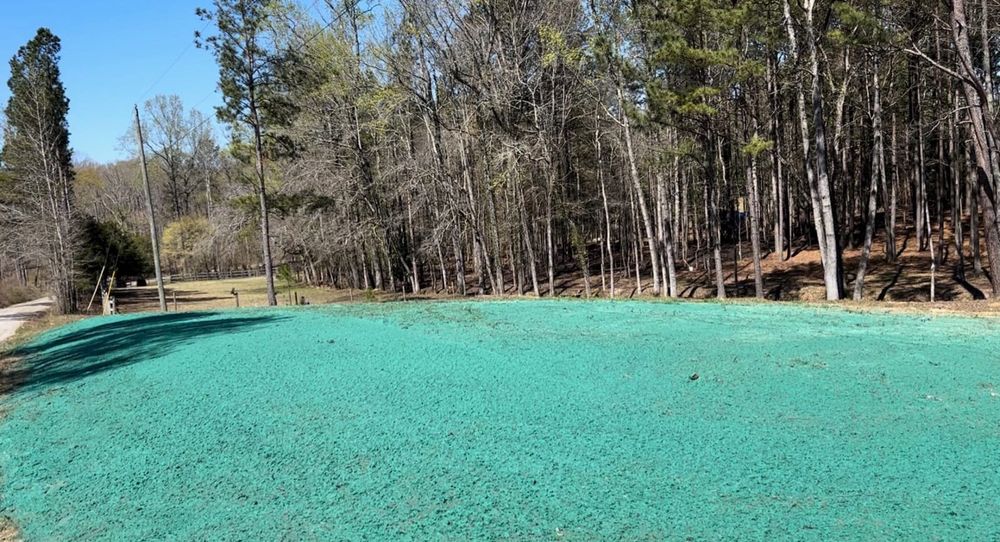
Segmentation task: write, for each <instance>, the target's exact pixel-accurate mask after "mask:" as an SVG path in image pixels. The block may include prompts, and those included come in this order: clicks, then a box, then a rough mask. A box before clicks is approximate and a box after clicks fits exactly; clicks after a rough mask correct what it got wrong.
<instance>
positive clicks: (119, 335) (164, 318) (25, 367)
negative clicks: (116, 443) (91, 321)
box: [0, 312, 283, 393]
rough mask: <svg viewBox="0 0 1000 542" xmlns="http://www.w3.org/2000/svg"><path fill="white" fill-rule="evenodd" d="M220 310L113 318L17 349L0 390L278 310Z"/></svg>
mask: <svg viewBox="0 0 1000 542" xmlns="http://www.w3.org/2000/svg"><path fill="white" fill-rule="evenodd" d="M218 316H219V315H218V313H213V312H198V313H170V314H153V315H149V316H140V317H137V318H128V319H122V320H114V321H109V322H107V323H103V324H97V325H93V326H89V327H85V328H82V329H78V330H75V331H70V332H67V333H65V334H63V335H58V336H54V337H51V338H49V339H45V338H43V339H41V340H39V341H36V342H34V343H31V344H28V345H25V346H23V347H20V348H17V349H16V350H14V351H13V352H11V356H12V357H14V358H19V359H20V361H19V362H18V363H7V364H5V365H7V368H3V367H2V366H0V393H4V392H10V391H15V390H28V391H30V390H38V389H43V388H45V387H48V386H53V385H60V384H66V383H70V382H74V381H77V380H80V379H83V378H86V377H89V376H92V375H96V374H99V373H103V372H105V371H111V370H114V369H118V368H121V367H124V366H127V365H130V364H133V363H137V362H140V361H143V360H147V359H149V358H150V357H152V356H162V355H163V354H165V353H167V352H169V351H171V350H173V349H174V348H177V347H178V346H181V345H183V344H187V343H190V342H193V341H197V340H200V339H203V338H206V337H209V336H212V335H218V334H223V333H235V332H243V331H247V330H248V329H252V328H253V327H255V326H260V325H266V324H269V323H272V322H276V321H278V320H281V319H283V317H281V316H277V315H268V314H261V315H254V316H241V317H232V318H220V317H218Z"/></svg>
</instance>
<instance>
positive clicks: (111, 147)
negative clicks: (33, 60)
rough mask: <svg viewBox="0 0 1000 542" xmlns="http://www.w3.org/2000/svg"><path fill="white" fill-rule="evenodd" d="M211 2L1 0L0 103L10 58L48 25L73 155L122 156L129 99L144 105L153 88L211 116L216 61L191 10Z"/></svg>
mask: <svg viewBox="0 0 1000 542" xmlns="http://www.w3.org/2000/svg"><path fill="white" fill-rule="evenodd" d="M210 4H211V1H210V0H165V1H158V0H0V80H2V83H0V86H2V88H0V103H2V106H6V104H7V98H8V97H9V92H8V90H7V79H8V78H9V77H10V68H9V66H8V61H9V60H10V57H11V56H13V55H14V54H15V53H16V52H17V49H18V47H20V46H21V45H23V44H24V43H25V42H27V41H28V40H29V39H31V38H32V37H33V36H34V35H35V31H36V30H37V29H38V28H39V27H41V26H45V27H48V28H50V29H51V30H52V31H53V32H54V33H55V34H56V35H58V36H59V37H60V38H61V39H62V62H61V64H60V67H61V69H62V77H63V84H64V85H65V86H66V92H67V94H68V95H69V99H70V111H69V129H70V132H71V136H70V144H71V145H72V146H73V149H74V151H75V158H76V159H77V160H81V159H84V158H90V159H93V160H97V161H111V160H115V159H117V158H120V157H122V156H121V154H120V152H119V151H118V138H119V137H120V136H121V135H122V134H124V133H125V131H126V130H128V129H129V128H130V126H131V124H130V123H131V119H132V117H131V115H132V104H134V103H139V104H140V107H141V105H142V104H141V102H142V101H144V100H146V99H148V98H150V97H152V96H154V95H156V94H176V95H178V96H180V97H181V99H182V100H183V101H184V104H185V106H187V107H194V106H197V108H198V109H200V110H201V111H202V112H203V113H205V114H206V115H212V116H214V114H215V113H214V110H213V107H214V106H215V105H218V104H219V103H220V102H221V99H220V97H219V94H218V93H217V91H216V90H215V89H216V82H217V77H218V71H217V69H216V66H215V61H214V60H213V58H212V56H211V55H210V54H209V52H208V51H205V50H203V49H196V48H195V47H194V46H193V45H192V44H193V42H194V32H195V30H200V29H202V28H203V27H204V24H205V23H203V22H202V21H200V20H199V19H198V17H196V16H195V14H194V10H195V8H196V7H208V6H209V5H210ZM182 53H183V55H182ZM178 57H180V59H179V60H178ZM175 60H176V61H177V62H176V64H175V65H173V67H172V68H170V66H171V64H174V61H175ZM168 68H170V70H169V72H166V70H167V69H168ZM164 72H166V75H165V76H163V78H162V79H161V80H160V81H159V82H157V79H160V77H161V75H163V74H164ZM154 83H155V85H154ZM151 86H152V88H150V87H151ZM147 91H148V92H147ZM144 93H145V94H144ZM2 106H0V107H2Z"/></svg>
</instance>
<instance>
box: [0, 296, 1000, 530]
mask: <svg viewBox="0 0 1000 542" xmlns="http://www.w3.org/2000/svg"><path fill="white" fill-rule="evenodd" d="M914 337H919V338H920V340H919V341H914ZM998 349H1000V319H997V318H967V317H957V316H948V315H942V316H938V317H934V318H928V317H926V316H924V315H915V314H880V313H871V312H863V313H857V312H849V311H845V310H842V309H841V308H839V307H832V306H809V305H802V304H753V303H751V304H746V303H743V304H725V303H691V302H628V301H625V302H608V301H602V300H593V301H582V300H570V299H554V300H538V301H527V300H525V301H519V300H495V301H449V302H428V303H355V304H340V305H324V306H314V307H294V308H293V307H286V308H279V309H277V310H257V309H247V310H240V311H232V310H225V311H215V312H212V311H207V312H177V313H169V314H132V315H122V316H112V317H105V318H89V319H85V320H82V321H79V322H75V323H71V324H69V325H66V326H63V327H61V328H59V329H56V330H54V331H50V332H48V333H45V334H43V335H42V336H40V337H38V338H37V339H36V340H34V341H32V342H30V343H27V344H23V345H22V346H21V347H20V348H19V354H20V355H21V356H22V357H23V363H22V364H21V365H19V366H17V367H15V368H13V371H15V374H14V375H13V376H15V377H16V378H15V381H16V382H17V387H16V389H14V390H12V391H10V392H9V393H8V395H7V396H6V398H5V399H0V407H2V408H3V409H5V410H6V415H5V418H6V419H5V420H4V421H3V422H2V423H0V472H2V473H3V476H2V477H0V517H3V516H7V517H9V518H11V521H14V522H16V523H17V525H18V526H19V528H20V530H21V534H22V535H23V537H24V539H25V540H80V539H90V540H98V539H116V540H149V539H164V538H175V539H184V540H194V539H216V540H237V539H244V540H277V539H282V538H294V539H307V540H313V539H315V540H326V539H356V538H362V537H368V538H374V539H396V540H423V539H442V538H450V539H462V540H495V539H498V538H512V539H531V540H539V539H541V540H602V539H630V540H640V539H657V540H660V539H683V538H685V537H688V538H691V539H771V540H774V539H788V540H829V539H838V540H873V539H927V540H932V539H949V538H962V539H975V540H990V539H996V538H998V537H1000V527H998V526H997V523H996V521H995V518H996V516H997V514H998V513H1000V509H998V508H997V505H996V502H995V499H994V496H995V495H997V494H1000V456H998V455H997V454H996V453H995V452H996V449H997V448H998V447H1000V435H998V434H997V431H996V427H997V426H998V425H1000V409H998V408H997V405H998V403H997V401H1000V393H998V392H997V389H996V388H997V386H1000V381H998V380H997V374H996V370H995V365H996V363H995V360H996V352H997V351H998ZM5 376H8V377H9V376H11V375H10V374H8V375H5ZM2 523H3V521H2V520H0V524H2ZM0 532H2V531H0Z"/></svg>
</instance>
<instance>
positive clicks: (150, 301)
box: [97, 277, 402, 313]
mask: <svg viewBox="0 0 1000 542" xmlns="http://www.w3.org/2000/svg"><path fill="white" fill-rule="evenodd" d="M275 288H276V289H277V292H278V294H277V295H278V304H279V305H293V304H295V299H296V294H297V295H298V297H299V298H300V299H301V298H303V297H304V298H305V299H306V301H308V302H309V304H311V305H322V304H327V303H336V302H344V301H365V300H370V301H376V300H388V299H396V298H401V297H402V296H401V295H399V294H382V293H375V292H371V293H368V294H366V292H365V291H364V290H335V289H331V288H319V287H313V286H307V285H302V284H297V285H294V286H285V285H283V284H280V282H279V281H275ZM234 289H235V290H236V291H238V292H239V294H240V306H241V307H263V306H266V305H267V286H266V284H265V283H264V277H250V278H239V279H228V280H201V281H193V282H180V283H176V284H168V285H166V287H165V293H166V297H167V308H168V310H170V311H173V310H174V306H175V300H176V307H177V309H178V310H181V311H194V310H213V309H230V308H235V307H236V298H235V296H233V294H232V291H233V290H234ZM114 295H115V297H116V298H117V299H118V307H119V309H120V310H121V312H123V313H133V312H142V311H155V310H159V299H158V294H157V292H156V286H155V284H154V285H153V286H144V287H141V288H119V289H116V290H115V291H114ZM289 298H291V301H290V300H289ZM97 308H98V309H100V307H99V306H98V307H97Z"/></svg>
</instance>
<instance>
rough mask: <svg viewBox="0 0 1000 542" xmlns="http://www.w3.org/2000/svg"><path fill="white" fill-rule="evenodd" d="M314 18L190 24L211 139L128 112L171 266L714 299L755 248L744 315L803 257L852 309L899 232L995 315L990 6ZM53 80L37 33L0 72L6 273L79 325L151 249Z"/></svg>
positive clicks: (706, 1) (526, 9)
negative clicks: (208, 61) (968, 282)
mask: <svg viewBox="0 0 1000 542" xmlns="http://www.w3.org/2000/svg"><path fill="white" fill-rule="evenodd" d="M308 7H309V9H307V8H306V6H304V5H300V4H297V3H294V2H275V1H266V0H215V1H214V2H213V3H212V5H211V6H208V7H206V8H204V9H200V10H198V15H199V17H201V18H202V19H203V20H205V21H206V22H207V23H209V24H208V25H207V28H209V29H210V30H209V31H208V32H206V33H205V34H204V35H197V36H196V41H197V43H198V45H199V46H200V47H201V48H203V49H204V50H205V51H206V54H212V55H213V56H214V58H215V59H216V61H217V63H218V65H219V81H218V84H219V89H220V90H221V93H222V95H223V98H224V100H223V105H222V106H221V107H219V108H218V110H217V111H216V113H217V118H218V120H219V121H220V122H222V123H223V124H224V125H225V126H226V127H227V128H228V135H229V137H228V140H227V141H225V142H219V141H216V140H215V139H214V137H213V132H212V130H211V129H210V124H209V123H208V121H209V119H208V118H206V117H204V116H202V115H201V114H200V113H198V112H197V111H194V110H190V109H188V108H186V107H185V106H184V104H182V103H181V102H180V100H179V99H178V98H176V97H171V96H157V97H155V98H154V99H152V100H150V101H149V102H147V103H146V104H144V107H143V112H144V115H143V117H144V118H143V124H144V130H145V131H146V132H147V133H149V134H150V136H149V138H148V139H149V141H147V149H148V151H151V157H152V158H151V160H152V164H151V165H152V173H153V175H154V180H155V186H156V194H157V205H156V208H157V211H158V213H159V215H160V216H161V217H163V219H164V220H163V221H164V223H165V226H164V227H163V231H162V234H161V235H162V237H163V246H164V251H165V252H166V261H167V262H168V266H169V267H171V268H172V269H174V270H219V269H232V268H235V267H246V266H256V265H260V264H263V265H264V267H265V268H266V274H267V276H269V277H272V276H273V275H274V271H273V270H272V265H273V264H281V265H285V266H287V267H288V268H290V269H292V270H294V272H296V273H298V274H299V276H300V277H301V278H302V279H303V280H305V281H308V282H311V283H314V284H324V285H329V286H337V287H353V288H376V289H383V290H393V291H406V292H414V293H416V292H421V291H423V290H428V289H431V290H434V291H448V292H452V293H456V294H471V293H479V294H532V295H539V296H541V295H557V294H558V293H559V292H560V291H561V290H562V287H561V284H562V283H564V282H565V281H566V280H569V279H568V278H572V280H574V281H576V282H574V283H575V284H580V286H581V288H582V289H583V293H584V295H587V296H590V295H601V296H606V297H615V296H621V295H631V294H632V293H633V292H637V293H646V294H651V295H662V296H678V295H680V294H681V293H682V292H683V291H684V290H685V288H688V287H690V285H691V283H694V282H697V283H699V284H702V285H703V286H705V287H710V288H712V289H713V290H714V292H715V295H717V296H718V297H720V298H722V297H725V296H726V295H727V292H728V294H729V295H733V294H736V293H737V292H738V290H737V289H736V288H735V286H736V282H737V281H738V279H739V276H738V275H739V273H738V271H737V272H734V273H730V272H729V271H730V269H729V265H728V263H727V262H728V258H729V256H728V255H727V252H728V249H730V248H733V249H735V250H737V251H742V250H743V247H744V246H746V247H747V248H746V249H747V251H748V252H749V259H750V260H751V261H752V270H753V272H752V275H753V286H752V288H751V291H752V294H753V295H756V296H757V297H764V296H765V295H766V294H767V292H768V288H769V287H772V286H773V285H769V284H766V283H765V278H766V277H765V273H764V270H763V266H762V263H761V262H762V260H764V259H765V258H767V257H770V258H777V259H781V260H785V259H788V258H790V257H791V256H792V254H793V253H794V252H795V251H798V250H800V249H803V248H805V247H815V248H816V249H817V250H818V254H819V261H820V263H821V269H822V275H823V276H822V279H823V284H824V290H825V296H826V298H827V299H841V298H846V297H854V298H855V299H860V298H861V297H863V296H864V295H866V290H865V278H866V273H867V272H868V270H869V269H870V268H871V262H872V260H873V259H874V258H879V259H881V260H883V261H886V262H895V261H896V260H897V258H899V255H900V253H901V252H902V251H903V250H904V248H905V247H906V246H907V243H909V238H910V236H912V237H913V239H914V240H913V245H914V246H913V247H912V248H911V250H912V249H915V250H917V251H920V252H922V253H924V254H926V256H927V261H928V266H932V267H933V268H935V269H937V270H939V271H940V272H945V271H947V272H949V273H951V274H952V275H953V276H955V277H957V278H958V279H960V280H963V281H964V277H965V276H966V274H967V273H969V274H972V275H976V276H982V277H983V278H984V279H985V280H986V281H988V284H989V287H990V289H991V290H992V294H993V295H996V294H997V293H1000V276H998V275H997V274H995V273H990V271H991V270H993V269H997V268H1000V267H998V266H1000V224H998V221H997V216H998V215H997V210H998V209H997V205H998V204H997V198H996V189H997V188H998V184H1000V131H998V129H997V118H998V117H997V106H996V102H997V98H998V90H997V87H996V85H995V84H994V79H995V78H996V76H997V75H998V60H997V58H998V56H1000V51H998V48H1000V40H998V38H997V36H998V35H1000V34H998V33H997V25H998V18H1000V6H998V4H997V2H996V0H975V1H972V0H969V1H966V0H948V1H941V2H925V1H917V0H850V1H843V2H830V1H827V0H781V1H764V0H736V1H733V0H582V1H581V0H421V1H419V2H415V1H411V0H398V2H397V3H394V4H391V5H388V6H386V5H384V4H374V3H371V4H369V3H366V2H363V1H361V0H322V1H317V2H313V4H312V5H311V6H308ZM53 43H54V47H53V45H52V44H53ZM33 44H34V45H33ZM46 44H48V45H46ZM57 61H58V39H57V38H55V37H54V36H51V34H50V33H46V34H44V35H43V33H42V32H41V31H40V33H39V35H38V36H37V37H36V38H35V39H34V40H32V42H31V43H29V44H28V45H26V46H25V48H22V50H21V51H19V52H18V54H17V55H16V56H15V57H14V59H13V60H12V63H11V66H12V77H11V80H10V82H9V86H10V88H11V92H12V97H11V100H10V103H9V104H8V106H7V110H6V117H7V121H6V122H7V123H6V128H5V130H4V134H5V137H4V150H3V154H2V166H3V167H2V173H0V179H2V180H0V212H2V215H0V220H3V221H4V230H3V231H4V233H3V234H2V236H0V255H2V256H0V258H2V259H0V273H7V274H11V273H21V274H22V275H23V274H24V270H25V269H30V268H32V267H40V268H44V269H46V270H47V272H46V276H47V277H48V278H49V280H50V281H51V283H52V284H53V285H54V286H56V287H57V291H58V293H59V295H60V297H65V298H66V301H65V302H64V303H63V306H64V307H65V308H66V309H71V308H73V301H72V300H71V299H70V298H72V297H73V296H75V295H77V294H76V293H74V292H77V291H80V290H81V286H80V284H81V283H86V282H87V281H90V283H91V284H92V283H93V280H95V277H94V276H93V275H95V274H96V269H97V268H98V267H99V264H100V263H101V261H102V259H103V260H104V261H105V264H106V262H107V260H108V259H109V257H110V255H112V254H113V255H114V258H113V259H114V260H115V261H125V262H131V263H130V264H129V265H134V266H135V268H136V271H135V272H136V273H142V272H144V270H145V268H146V267H148V263H146V262H147V261H148V251H149V249H148V244H149V240H148V229H144V228H147V227H146V226H145V210H144V201H143V199H142V192H141V187H140V185H139V184H138V169H137V164H136V162H135V160H134V159H133V160H125V161H122V162H118V163H113V164H75V165H74V164H72V163H71V159H70V156H71V155H70V154H69V150H68V146H67V142H66V137H65V131H66V128H67V127H66V125H65V108H66V107H67V102H66V100H65V95H64V92H63V91H62V89H61V85H53V84H50V82H51V80H53V78H54V80H56V81H58V65H57V64H58V62H57ZM25 66H27V67H25ZM46 78H48V79H46ZM39 100H42V101H44V102H45V103H46V104H48V105H47V107H46V108H44V112H45V118H44V119H38V118H35V117H34V116H32V115H35V116H37V111H39V108H38V107H34V108H31V107H26V105H25V104H28V105H30V104H36V105H37V103H38V102H39ZM42 121H44V122H42ZM42 132H44V133H42ZM124 132H125V130H124V129H123V133H124ZM43 139H44V140H45V141H47V142H49V143H48V144H47V145H39V144H38V143H39V141H40V140H43ZM123 146H124V147H126V148H132V149H135V147H136V146H135V142H134V141H129V140H128V138H125V139H124V140H123ZM42 223H44V224H52V225H53V226H54V227H50V228H40V227H39V224H42ZM42 230H44V231H42ZM144 231H146V232H147V233H146V234H145V237H144V236H143V232H144ZM848 250H850V251H852V254H853V253H855V252H857V253H859V256H858V257H853V258H851V259H845V257H844V254H845V251H848ZM946 267H947V269H946ZM82 279H85V280H82ZM74 281H75V283H76V284H77V285H76V286H75V287H74V284H75V283H74ZM60 285H61V286H60ZM58 288H62V289H58ZM269 292H270V298H271V300H272V301H273V300H274V295H273V283H272V284H269Z"/></svg>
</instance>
